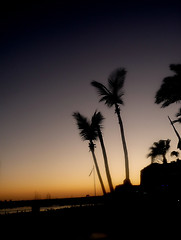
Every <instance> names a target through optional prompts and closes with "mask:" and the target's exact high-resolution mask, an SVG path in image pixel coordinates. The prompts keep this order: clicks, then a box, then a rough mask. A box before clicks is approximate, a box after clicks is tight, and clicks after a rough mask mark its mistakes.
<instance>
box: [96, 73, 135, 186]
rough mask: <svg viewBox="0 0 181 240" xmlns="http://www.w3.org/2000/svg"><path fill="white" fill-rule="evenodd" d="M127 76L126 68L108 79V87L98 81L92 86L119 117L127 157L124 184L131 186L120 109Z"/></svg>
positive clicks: (126, 159)
mask: <svg viewBox="0 0 181 240" xmlns="http://www.w3.org/2000/svg"><path fill="white" fill-rule="evenodd" d="M125 76H126V70H125V69H124V68H118V69H116V70H115V71H113V72H112V73H111V74H110V75H109V78H108V87H106V86H104V85H103V84H102V83H100V82H97V81H92V82H91V85H92V86H93V87H95V88H96V89H97V92H98V94H99V96H101V98H100V100H99V101H100V102H105V104H106V105H107V106H108V107H109V108H111V107H112V106H114V107H115V113H116V114H117V117H118V122H119V126H120V131H121V137H122V143H123V150H124V157H125V172H126V179H125V180H124V184H131V182H130V179H129V161H128V150H127V145H126V139H125V134H124V127H123V122H122V118H121V114H120V107H119V105H123V99H122V97H123V95H124V92H123V85H124V80H125Z"/></svg>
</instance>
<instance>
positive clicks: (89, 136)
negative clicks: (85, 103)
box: [72, 112, 97, 141]
mask: <svg viewBox="0 0 181 240" xmlns="http://www.w3.org/2000/svg"><path fill="white" fill-rule="evenodd" d="M72 116H73V117H74V118H75V119H76V121H77V126H78V129H79V130H80V132H79V134H80V136H81V138H82V139H83V140H84V141H86V140H89V141H93V140H96V139H97V133H96V131H95V130H94V129H93V127H92V126H91V123H90V122H89V121H88V119H87V118H86V117H84V116H83V115H81V114H80V113H79V112H74V113H73V115H72Z"/></svg>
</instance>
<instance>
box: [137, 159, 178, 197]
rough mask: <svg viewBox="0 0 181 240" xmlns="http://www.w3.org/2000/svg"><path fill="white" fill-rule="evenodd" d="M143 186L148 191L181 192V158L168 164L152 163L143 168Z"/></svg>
mask: <svg viewBox="0 0 181 240" xmlns="http://www.w3.org/2000/svg"><path fill="white" fill-rule="evenodd" d="M141 187H142V189H143V190H144V191H146V192H155V191H168V192H177V193H181V160H177V161H176V162H171V163H166V164H158V163H152V164H150V165H149V166H147V167H145V168H144V169H142V170H141Z"/></svg>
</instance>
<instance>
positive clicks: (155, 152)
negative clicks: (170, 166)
mask: <svg viewBox="0 0 181 240" xmlns="http://www.w3.org/2000/svg"><path fill="white" fill-rule="evenodd" d="M169 149H170V139H167V140H160V141H158V142H154V143H153V146H152V147H150V152H149V153H148V155H147V157H151V162H152V163H153V162H154V160H155V158H156V157H157V156H162V158H163V163H164V164H166V163H167V159H166V153H167V152H168V150H169Z"/></svg>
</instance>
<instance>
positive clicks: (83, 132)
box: [72, 112, 106, 194]
mask: <svg viewBox="0 0 181 240" xmlns="http://www.w3.org/2000/svg"><path fill="white" fill-rule="evenodd" d="M72 116H73V117H74V118H75V120H76V121H77V126H78V129H79V130H80V133H79V134H80V136H81V138H82V140H83V141H89V149H90V151H91V153H92V157H93V160H94V164H95V167H96V171H97V175H98V178H99V181H100V184H101V188H102V191H103V194H106V190H105V187H104V184H103V181H102V177H101V174H100V171H99V166H98V163H97V159H96V155H95V152H94V150H95V144H94V140H96V139H97V137H98V135H97V132H96V131H95V128H94V127H93V125H92V124H91V123H90V122H89V121H88V120H87V118H85V117H84V116H82V115H81V114H80V113H79V112H74V113H73V115H72Z"/></svg>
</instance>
